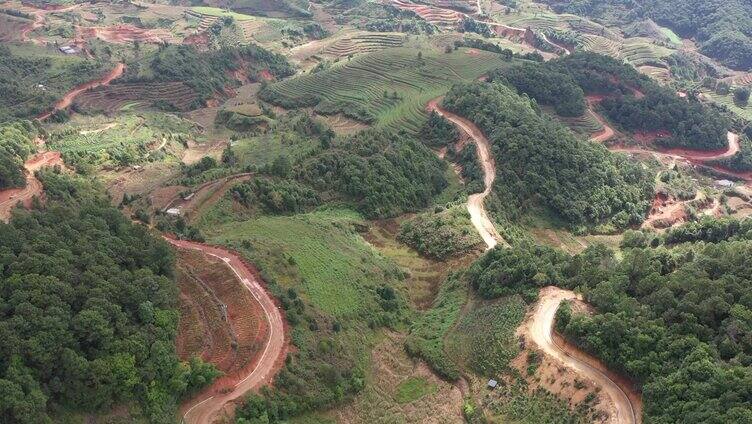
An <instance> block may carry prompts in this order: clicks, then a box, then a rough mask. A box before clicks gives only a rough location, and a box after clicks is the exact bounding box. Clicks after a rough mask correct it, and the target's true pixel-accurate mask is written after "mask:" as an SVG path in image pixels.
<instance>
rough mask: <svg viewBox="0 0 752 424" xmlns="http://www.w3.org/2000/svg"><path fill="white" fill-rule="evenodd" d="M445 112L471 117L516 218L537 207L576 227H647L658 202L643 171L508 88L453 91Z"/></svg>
mask: <svg viewBox="0 0 752 424" xmlns="http://www.w3.org/2000/svg"><path fill="white" fill-rule="evenodd" d="M444 106H445V107H446V108H447V109H449V110H451V111H453V112H456V113H458V114H460V115H462V116H467V117H470V118H471V119H473V120H474V121H475V123H476V124H478V126H479V127H480V128H481V129H482V130H483V131H484V133H485V134H486V136H487V137H488V138H489V140H490V141H491V143H492V145H493V146H492V147H493V154H494V156H495V158H496V170H497V174H498V178H497V179H496V183H495V185H494V190H495V191H496V192H497V194H498V196H499V197H500V198H501V199H503V202H504V203H505V204H506V205H507V208H511V211H512V214H513V215H518V216H519V215H520V214H521V213H522V211H523V210H524V209H525V205H530V204H537V205H540V206H543V207H545V208H547V209H548V210H550V211H551V212H552V213H554V214H556V215H559V216H561V217H562V218H563V219H564V220H566V221H567V222H569V223H570V224H572V225H596V224H600V223H604V222H610V223H612V224H613V225H615V226H616V227H619V228H623V227H625V226H627V225H629V224H633V223H638V222H641V221H642V219H643V216H644V214H645V212H646V211H647V208H648V205H649V199H650V197H651V196H652V192H653V186H652V179H651V177H650V176H649V175H648V174H647V172H646V171H645V170H643V169H642V167H640V166H638V165H637V164H635V163H633V162H630V161H628V160H627V159H626V157H624V156H622V155H616V154H612V153H609V152H608V151H607V150H606V149H605V148H604V147H602V146H599V145H594V144H591V143H588V142H585V141H581V140H579V139H577V138H576V137H575V136H574V135H573V134H572V133H571V132H570V131H569V130H568V129H566V128H564V127H563V126H562V125H561V124H559V123H557V122H555V121H553V120H552V119H550V118H548V117H546V116H545V115H539V114H538V113H537V111H536V110H535V109H534V108H533V106H532V105H531V104H530V102H529V101H528V100H527V99H525V98H523V97H520V96H519V95H517V94H516V93H514V91H513V90H512V89H510V88H508V87H506V86H504V85H502V84H498V83H483V82H474V83H470V84H459V85H455V86H454V87H453V88H452V90H451V91H450V92H449V94H447V96H446V98H445V99H444Z"/></svg>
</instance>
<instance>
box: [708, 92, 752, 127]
mask: <svg viewBox="0 0 752 424" xmlns="http://www.w3.org/2000/svg"><path fill="white" fill-rule="evenodd" d="M702 94H703V95H704V96H705V97H706V98H708V99H710V101H712V102H713V103H716V104H719V105H722V106H725V107H727V108H728V109H729V110H730V111H731V112H733V113H735V114H737V115H739V116H741V117H742V118H744V119H747V120H752V102H750V103H749V104H747V105H746V106H741V105H739V104H737V103H736V102H735V101H734V94H733V93H731V94H727V95H721V94H717V93H715V92H714V91H707V90H705V91H703V92H702Z"/></svg>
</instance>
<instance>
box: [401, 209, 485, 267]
mask: <svg viewBox="0 0 752 424" xmlns="http://www.w3.org/2000/svg"><path fill="white" fill-rule="evenodd" d="M399 240H400V241H402V242H403V243H405V244H407V245H408V246H411V247H413V248H414V249H415V250H417V251H419V252H420V253H422V254H424V255H426V256H428V257H431V258H434V259H439V260H443V259H447V258H449V257H455V256H458V255H462V254H465V253H468V252H470V251H472V250H474V249H477V248H479V247H480V246H481V244H482V243H483V240H482V239H481V238H480V236H479V235H478V232H477V231H476V230H475V228H474V227H473V225H472V223H471V222H470V214H469V213H468V212H467V209H466V208H465V205H464V204H459V205H454V206H451V207H450V208H448V209H443V208H441V207H437V208H436V209H435V210H434V211H433V212H424V213H422V214H419V215H417V216H416V217H415V218H413V219H410V220H408V221H405V222H403V223H402V226H401V228H400V233H399Z"/></svg>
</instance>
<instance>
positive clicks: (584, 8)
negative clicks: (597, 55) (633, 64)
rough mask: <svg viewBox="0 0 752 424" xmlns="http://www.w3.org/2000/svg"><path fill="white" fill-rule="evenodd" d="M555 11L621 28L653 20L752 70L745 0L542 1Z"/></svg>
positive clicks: (751, 13)
mask: <svg viewBox="0 0 752 424" xmlns="http://www.w3.org/2000/svg"><path fill="white" fill-rule="evenodd" d="M543 2H544V3H548V4H550V5H552V6H553V8H554V10H556V11H557V12H568V13H575V14H579V15H586V16H591V17H594V18H596V19H597V20H600V21H603V22H604V23H607V24H613V25H623V24H624V23H625V22H626V23H629V22H637V21H640V20H644V19H653V20H654V21H656V22H657V23H659V24H661V25H664V26H667V27H669V28H671V29H673V30H674V31H675V32H676V33H677V34H678V35H680V36H682V37H684V38H696V39H697V41H699V45H700V51H701V52H702V53H704V54H706V55H708V56H710V57H713V58H715V59H718V60H719V61H720V62H721V63H723V64H724V65H726V66H728V67H731V68H733V69H739V70H747V69H749V68H751V67H752V4H750V3H749V2H748V1H745V0H631V1H628V2H624V1H622V0H544V1H543Z"/></svg>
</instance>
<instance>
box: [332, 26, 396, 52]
mask: <svg viewBox="0 0 752 424" xmlns="http://www.w3.org/2000/svg"><path fill="white" fill-rule="evenodd" d="M404 42H405V36H404V35H403V34H400V33H390V32H375V33H356V34H354V35H352V36H347V37H343V38H340V39H339V40H337V41H335V42H334V43H332V44H330V45H329V46H328V47H327V48H326V49H324V50H323V51H322V53H323V54H327V55H332V56H335V57H347V56H350V55H354V54H357V53H367V52H373V51H377V50H383V49H386V48H389V47H401V46H402V44H403V43H404Z"/></svg>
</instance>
